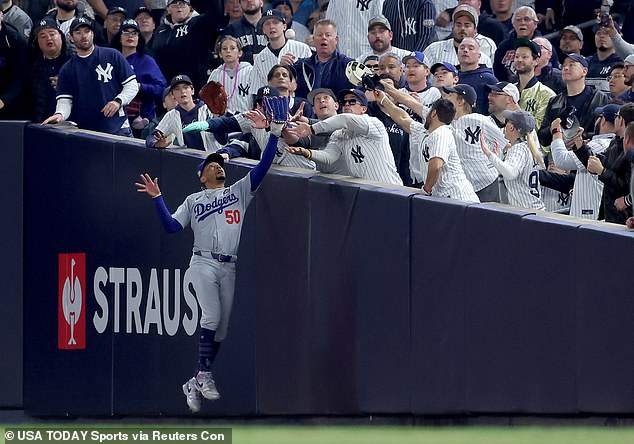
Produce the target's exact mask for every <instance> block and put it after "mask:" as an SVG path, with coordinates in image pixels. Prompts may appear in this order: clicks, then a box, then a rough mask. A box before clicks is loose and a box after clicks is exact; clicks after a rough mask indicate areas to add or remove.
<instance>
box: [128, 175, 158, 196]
mask: <svg viewBox="0 0 634 444" xmlns="http://www.w3.org/2000/svg"><path fill="white" fill-rule="evenodd" d="M140 177H141V182H142V183H139V182H135V183H134V184H135V185H136V188H137V191H138V192H139V193H145V194H147V195H148V196H150V197H151V198H152V199H154V198H155V197H159V196H160V195H161V189H160V188H159V185H158V177H155V178H154V180H152V178H151V177H150V175H149V174H148V173H143V174H141V176H140Z"/></svg>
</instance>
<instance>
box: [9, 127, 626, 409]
mask: <svg viewBox="0 0 634 444" xmlns="http://www.w3.org/2000/svg"><path fill="white" fill-rule="evenodd" d="M23 134H24V163H25V165H28V168H25V172H24V196H25V197H24V224H23V228H24V250H23V251H24V253H23V254H24V261H23V264H24V284H23V285H24V408H25V410H26V412H27V413H29V414H31V415H53V416H57V415H104V416H110V415H159V414H161V415H181V414H183V415H184V414H187V413H188V412H187V407H186V405H185V402H184V396H183V394H182V393H181V389H180V386H181V385H182V383H183V382H184V381H185V380H187V379H188V378H189V377H190V376H191V374H192V373H193V371H194V365H195V364H194V361H195V356H196V353H197V337H196V332H195V327H196V324H197V321H198V318H199V312H198V308H197V306H196V303H195V299H194V291H193V288H192V287H191V282H190V279H189V276H188V274H187V272H186V270H187V265H188V261H189V257H190V254H191V243H192V235H191V233H190V232H189V231H188V230H185V231H183V232H181V233H178V234H175V235H167V234H165V233H164V232H163V231H162V228H161V226H160V223H159V221H158V218H157V217H156V215H155V212H154V207H153V204H152V202H151V201H150V199H148V198H147V197H146V196H143V195H140V194H139V193H137V192H136V191H135V188H134V185H133V183H134V181H135V180H136V178H137V177H138V174H139V173H140V172H143V171H147V172H149V173H151V175H153V176H159V177H160V184H161V188H162V190H163V192H164V195H165V200H166V203H167V205H168V206H169V208H170V209H172V210H174V209H175V208H176V206H177V205H178V204H180V203H181V202H182V200H183V199H184V198H185V196H186V195H188V194H189V193H191V192H194V191H196V189H197V185H196V177H195V175H194V170H195V167H196V165H197V164H198V163H199V162H200V157H201V156H200V155H195V154H190V153H185V152H178V151H173V150H149V149H147V148H145V147H143V146H141V145H139V144H135V143H134V142H131V141H129V140H125V139H114V138H108V137H105V136H102V135H95V134H89V133H82V132H80V131H71V132H63V131H60V130H53V129H49V128H42V127H40V126H39V125H30V126H27V127H26V129H25V131H24V133H23ZM3 144H4V142H0V145H3ZM250 166H251V164H249V163H246V162H244V163H242V162H232V163H230V164H228V165H227V172H228V180H229V182H233V181H235V180H237V179H238V178H240V177H242V176H243V175H244V174H246V172H247V171H248V169H249V168H250ZM633 246H634V236H633V235H632V233H630V232H628V231H626V230H625V229H622V228H620V227H615V226H612V225H609V224H596V223H595V224H593V223H587V222H586V221H580V220H575V219H567V218H561V217H559V218H552V217H550V216H548V215H546V214H542V213H540V214H534V213H532V212H530V211H523V210H518V209H513V208H509V207H504V206H487V205H481V204H466V203H461V202H456V201H448V200H440V199H432V198H427V197H425V196H422V195H420V194H418V193H417V192H416V190H412V189H408V188H383V187H378V186H376V185H374V184H372V183H367V182H363V181H355V180H349V179H348V180H345V179H341V178H333V177H326V176H321V175H319V174H314V173H311V172H308V171H305V170H290V169H280V168H274V169H273V170H272V171H271V173H270V174H269V175H268V176H267V178H266V179H265V180H264V182H263V184H262V186H261V188H260V190H259V191H258V193H257V195H256V198H255V199H254V201H253V203H252V205H251V206H250V208H249V210H248V212H247V214H246V216H245V218H244V229H243V241H242V245H241V248H240V252H239V256H240V261H239V264H238V284H237V289H236V298H235V307H234V312H233V315H232V321H231V324H230V329H229V336H228V338H227V340H226V342H225V344H224V345H223V347H222V349H221V351H220V354H219V358H218V361H217V365H216V366H215V370H214V373H215V375H216V379H217V382H218V387H219V390H220V392H221V394H222V395H223V398H222V399H221V400H219V401H217V402H214V403H206V404H205V406H204V408H203V411H202V414H203V415H205V414H208V415H229V416H231V415H244V416H252V415H293V414H302V415H357V414H388V415H391V414H413V415H464V414H469V413H499V414H564V415H574V414H578V413H585V412H591V413H598V414H617V413H618V414H620V413H623V414H627V413H634V372H632V371H631V369H632V368H634V349H632V347H631V344H632V343H633V342H634V329H632V327H631V326H632V325H634V322H633V321H634V298H633V297H632V296H633V293H632V291H631V285H630V283H629V281H628V279H627V276H628V271H629V266H628V257H629V252H630V251H632V247H633ZM4 277H5V279H10V278H11V277H12V276H9V275H7V274H6V273H5V276H4ZM13 278H15V277H14V276H13ZM75 282H76V283H75ZM79 299H81V315H80V316H79V317H78V318H77V319H76V320H73V322H72V323H73V325H74V327H73V331H72V332H71V331H70V323H71V322H70V321H69V320H68V312H69V310H68V308H69V307H70V306H73V307H74V308H75V309H76V310H79V309H78V305H77V304H78V300H79ZM73 304H75V305H73ZM64 307H66V310H65V309H64ZM65 313H66V314H65ZM3 329H5V328H4V326H3ZM5 330H6V329H5ZM3 333H6V331H4V332H3ZM71 335H72V336H73V341H71V340H70V336H71ZM69 342H71V344H69ZM72 342H76V343H72ZM16 365H17V364H16ZM42 381H46V384H42Z"/></svg>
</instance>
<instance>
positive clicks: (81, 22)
mask: <svg viewBox="0 0 634 444" xmlns="http://www.w3.org/2000/svg"><path fill="white" fill-rule="evenodd" d="M82 26H86V27H87V28H89V29H90V30H91V31H94V30H95V24H94V22H93V21H92V20H91V19H90V18H88V17H86V16H82V17H78V18H76V19H74V20H73V22H72V23H71V24H70V32H75V31H76V30H78V29H79V28H81V27H82Z"/></svg>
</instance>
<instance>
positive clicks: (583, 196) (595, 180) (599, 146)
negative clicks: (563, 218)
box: [550, 133, 615, 220]
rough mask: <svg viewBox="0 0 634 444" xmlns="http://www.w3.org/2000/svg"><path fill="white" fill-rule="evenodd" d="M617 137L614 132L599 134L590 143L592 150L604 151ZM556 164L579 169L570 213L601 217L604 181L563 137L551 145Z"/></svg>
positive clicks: (561, 166)
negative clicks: (583, 162) (600, 207)
mask: <svg viewBox="0 0 634 444" xmlns="http://www.w3.org/2000/svg"><path fill="white" fill-rule="evenodd" d="M614 137H615V135H614V133H609V134H597V135H596V136H594V137H593V138H592V140H591V141H590V142H589V143H588V146H589V147H590V149H591V150H592V152H593V153H594V154H595V155H596V154H601V153H603V152H604V151H605V150H606V149H607V148H608V146H609V145H610V142H611V141H612V139H613V138H614ZM550 149H551V153H552V156H553V161H554V163H555V166H557V167H558V168H561V169H565V170H577V175H576V177H575V184H574V186H573V188H572V189H573V193H572V201H571V202H570V215H571V216H575V217H581V218H583V219H591V220H596V219H597V217H599V206H600V205H601V195H602V194H603V182H601V181H600V180H599V177H598V176H597V175H596V174H590V173H589V172H588V170H587V169H586V167H585V166H584V165H583V164H582V163H581V162H580V161H579V159H578V158H577V156H576V155H575V153H573V152H572V151H568V150H567V149H566V146H565V144H564V142H563V140H561V139H554V140H553V143H552V144H551V145H550Z"/></svg>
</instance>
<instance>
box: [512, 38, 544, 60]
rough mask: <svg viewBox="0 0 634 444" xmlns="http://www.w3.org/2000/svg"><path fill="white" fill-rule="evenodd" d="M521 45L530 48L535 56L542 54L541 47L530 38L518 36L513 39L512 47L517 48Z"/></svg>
mask: <svg viewBox="0 0 634 444" xmlns="http://www.w3.org/2000/svg"><path fill="white" fill-rule="evenodd" d="M521 47H525V48H528V49H530V50H531V52H532V53H533V54H535V55H536V56H537V57H541V55H542V49H541V48H540V46H539V45H538V44H537V43H535V42H533V41H532V40H529V39H527V38H523V37H522V38H519V39H515V40H514V41H513V49H517V48H521Z"/></svg>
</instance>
